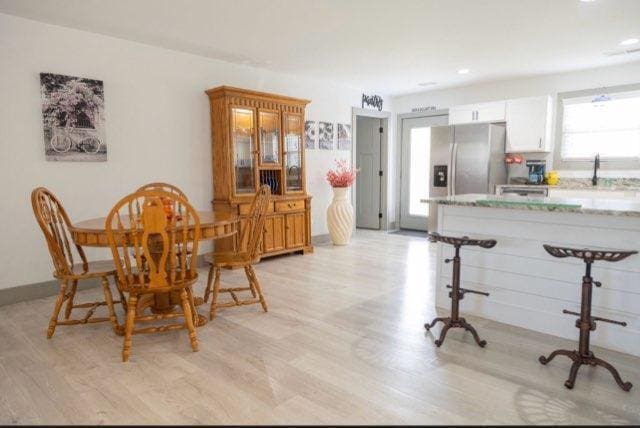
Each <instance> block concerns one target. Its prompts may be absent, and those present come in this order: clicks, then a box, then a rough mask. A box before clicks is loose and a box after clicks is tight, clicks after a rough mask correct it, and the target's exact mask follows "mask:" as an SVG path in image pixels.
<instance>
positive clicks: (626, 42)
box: [620, 38, 640, 46]
mask: <svg viewBox="0 0 640 428" xmlns="http://www.w3.org/2000/svg"><path fill="white" fill-rule="evenodd" d="M638 42H640V40H638V39H635V38H634V39H627V40H623V41H621V42H620V46H630V45H635V44H636V43H638Z"/></svg>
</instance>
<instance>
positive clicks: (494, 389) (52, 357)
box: [0, 231, 640, 424]
mask: <svg viewBox="0 0 640 428" xmlns="http://www.w3.org/2000/svg"><path fill="white" fill-rule="evenodd" d="M430 245H431V244H429V243H428V242H426V240H425V239H423V238H419V237H410V236H402V235H397V234H395V235H394V234H386V233H378V232H369V231H358V233H357V235H356V236H355V238H354V239H353V242H352V244H351V245H350V246H348V247H332V246H317V247H316V249H315V250H316V251H315V253H314V254H311V255H307V256H289V257H283V258H277V259H272V260H268V261H264V262H262V263H260V264H259V265H258V266H257V272H258V276H259V278H260V280H261V282H262V284H263V290H264V292H265V295H266V297H267V300H268V302H269V308H270V312H269V313H268V314H264V313H262V312H261V310H260V308H259V306H252V307H243V308H232V309H225V310H222V311H221V312H220V313H219V316H218V318H217V319H216V320H215V321H213V322H211V323H209V324H207V325H206V326H204V327H202V328H200V329H198V338H199V341H200V352H196V353H192V352H191V350H190V347H189V340H188V337H187V334H186V331H178V332H170V333H166V334H163V335H159V334H156V335H140V336H135V337H134V339H133V352H132V357H131V361H130V362H129V363H127V364H124V363H122V362H121V361H120V351H121V345H122V338H121V337H116V336H115V335H114V334H113V333H112V331H111V329H110V327H109V325H108V324H97V325H96V324H94V325H89V326H71V327H65V326H61V327H58V330H57V331H56V334H55V336H54V338H53V339H51V340H47V339H46V338H45V328H46V326H47V319H48V316H49V312H50V310H51V308H52V306H53V302H54V298H53V297H52V298H45V299H40V300H35V301H32V302H24V303H19V304H15V305H12V306H5V307H2V308H0V423H3V424H28V423H32V424H44V423H47V424H144V423H154V424H166V423H174V424H196V423H207V424H305V423H310V424H314V423H316V424H409V423H411V424H436V423H437V424H522V423H524V424H537V423H540V424H592V423H593V424H598V423H602V424H616V423H620V424H629V423H635V424H637V423H640V364H639V363H640V359H638V358H635V357H631V356H629V355H625V354H620V353H615V352H610V351H606V350H603V349H598V348H596V353H598V354H599V355H600V356H601V357H604V358H606V359H608V360H609V361H611V362H612V363H614V364H615V365H616V366H617V367H618V368H619V370H620V371H621V373H622V375H623V377H624V378H625V380H629V381H631V382H633V383H635V387H634V388H633V389H632V390H631V392H630V393H625V392H623V391H622V390H620V389H619V388H618V387H617V385H616V384H615V383H614V382H613V380H612V379H611V378H610V377H609V374H608V373H607V372H606V371H605V370H603V369H594V368H590V367H584V366H583V367H582V368H581V369H580V373H579V375H578V380H577V382H576V386H575V388H574V390H572V391H569V390H567V389H565V387H564V386H563V382H564V380H565V379H566V377H567V375H568V370H569V360H568V359H563V358H562V357H558V358H557V359H556V360H554V361H553V362H552V363H551V364H550V365H548V366H546V367H544V366H542V365H540V364H539V363H538V361H537V358H538V356H539V355H540V354H541V353H548V352H549V351H551V350H553V349H556V348H559V347H568V348H570V349H573V348H574V344H573V343H572V342H570V341H566V340H562V339H558V338H554V337H551V336H547V335H544V334H540V333H535V332H531V331H527V330H523V329H520V328H514V327H510V326H506V325H503V324H498V323H495V322H491V321H487V320H482V319H470V320H471V321H472V322H473V323H474V325H475V326H476V327H477V328H478V330H479V332H480V335H481V337H482V338H484V339H486V340H487V341H488V342H489V343H488V345H487V347H486V348H485V349H481V348H479V347H477V346H476V345H475V343H474V342H473V340H472V338H471V336H470V335H469V333H463V332H462V331H460V330H457V329H456V330H452V331H450V332H449V335H448V337H447V340H446V342H445V344H444V345H443V347H442V348H441V349H437V348H436V347H435V346H434V345H433V337H432V336H431V335H430V334H425V332H424V329H423V327H422V325H423V323H424V322H425V321H428V320H431V318H433V317H434V316H435V315H436V311H435V308H434V298H433V295H434V293H433V289H432V284H433V282H434V275H435V248H431V247H430ZM202 274H203V275H202V276H203V278H202V279H203V280H204V278H205V277H206V272H205V271H203V272H202ZM240 275H241V272H237V271H236V272H228V271H226V272H223V282H226V283H236V284H239V283H240V282H241V276H240ZM202 286H203V284H200V286H199V287H198V291H199V293H201V290H202ZM576 292H578V287H576ZM98 293H99V289H94V290H88V291H85V292H82V295H83V296H87V297H88V296H92V295H97V294H98ZM462 306H463V307H464V301H463V302H462ZM200 312H201V313H205V312H206V311H205V309H204V308H202V307H201V308H200ZM120 315H122V313H120ZM468 319H469V318H468ZM567 322H568V323H571V322H573V320H572V319H571V317H567ZM435 331H436V333H437V332H439V327H438V328H436V329H435ZM576 334H577V330H576ZM595 334H598V332H597V331H596V332H595Z"/></svg>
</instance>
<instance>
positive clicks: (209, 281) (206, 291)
mask: <svg viewBox="0 0 640 428" xmlns="http://www.w3.org/2000/svg"><path fill="white" fill-rule="evenodd" d="M214 271H215V265H214V264H213V263H211V267H210V268H209V275H207V288H205V289H204V297H203V299H204V302H205V303H207V302H208V301H209V294H211V286H212V285H213V274H214Z"/></svg>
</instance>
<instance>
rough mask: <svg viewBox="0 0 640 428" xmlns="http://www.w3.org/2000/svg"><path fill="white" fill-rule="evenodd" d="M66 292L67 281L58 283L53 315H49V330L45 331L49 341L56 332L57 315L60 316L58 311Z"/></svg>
mask: <svg viewBox="0 0 640 428" xmlns="http://www.w3.org/2000/svg"><path fill="white" fill-rule="evenodd" d="M66 292H67V281H60V292H59V293H58V297H57V298H56V303H55V305H54V307H53V313H52V314H51V319H50V320H49V328H48V329H47V339H51V337H52V336H53V333H54V332H55V331H56V325H58V315H59V314H60V309H61V308H62V303H64V296H65V294H66Z"/></svg>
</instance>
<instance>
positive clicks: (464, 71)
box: [458, 68, 469, 74]
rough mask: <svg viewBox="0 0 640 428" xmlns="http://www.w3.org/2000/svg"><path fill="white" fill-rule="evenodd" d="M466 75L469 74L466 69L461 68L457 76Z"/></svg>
mask: <svg viewBox="0 0 640 428" xmlns="http://www.w3.org/2000/svg"><path fill="white" fill-rule="evenodd" d="M467 73H469V69H468V68H461V69H460V70H458V74H467Z"/></svg>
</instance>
